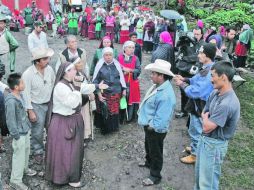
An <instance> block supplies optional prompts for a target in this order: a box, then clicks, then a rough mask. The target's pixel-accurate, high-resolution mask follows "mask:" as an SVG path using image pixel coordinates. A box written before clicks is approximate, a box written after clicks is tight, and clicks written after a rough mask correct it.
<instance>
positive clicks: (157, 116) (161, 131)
mask: <svg viewBox="0 0 254 190" xmlns="http://www.w3.org/2000/svg"><path fill="white" fill-rule="evenodd" d="M145 69H146V70H150V71H152V74H151V78H152V81H153V83H154V85H153V86H152V87H151V88H150V89H149V90H148V91H147V93H146V95H145V98H144V100H143V101H142V103H141V105H140V108H139V112H138V124H139V125H140V126H141V127H143V128H144V131H145V151H146V161H145V162H144V163H139V167H147V168H149V169H150V176H149V177H148V178H146V179H144V180H143V185H145V186H149V185H154V184H158V183H159V182H160V180H161V178H162V177H161V174H160V172H161V170H162V164H163V141H164V138H165V137H166V134H167V132H168V129H169V126H170V123H171V121H172V116H173V112H174V109H175V105H176V98H175V93H174V90H173V87H172V85H171V83H170V80H171V79H172V78H173V77H174V74H173V73H172V72H171V71H170V69H171V64H170V63H169V62H167V61H164V60H161V59H157V60H156V61H155V63H152V64H149V65H147V66H146V67H145Z"/></svg>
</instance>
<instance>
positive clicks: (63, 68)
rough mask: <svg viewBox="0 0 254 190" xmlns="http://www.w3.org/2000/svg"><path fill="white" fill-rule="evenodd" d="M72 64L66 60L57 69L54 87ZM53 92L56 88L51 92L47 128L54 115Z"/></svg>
mask: <svg viewBox="0 0 254 190" xmlns="http://www.w3.org/2000/svg"><path fill="white" fill-rule="evenodd" d="M70 65H72V63H70V62H65V63H62V64H61V65H60V67H59V69H58V70H57V73H56V80H55V84H54V88H55V86H56V85H57V83H58V82H59V81H61V80H62V79H63V77H64V74H65V72H66V68H68V67H69V66H70ZM53 92H54V89H53V91H52V93H51V98H50V101H49V104H48V112H47V115H46V122H45V124H46V129H48V127H49V125H50V121H51V117H52V111H53Z"/></svg>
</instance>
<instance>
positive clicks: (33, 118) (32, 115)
mask: <svg viewBox="0 0 254 190" xmlns="http://www.w3.org/2000/svg"><path fill="white" fill-rule="evenodd" d="M28 118H29V120H30V121H31V122H32V123H34V122H36V121H37V116H36V114H35V112H34V110H28Z"/></svg>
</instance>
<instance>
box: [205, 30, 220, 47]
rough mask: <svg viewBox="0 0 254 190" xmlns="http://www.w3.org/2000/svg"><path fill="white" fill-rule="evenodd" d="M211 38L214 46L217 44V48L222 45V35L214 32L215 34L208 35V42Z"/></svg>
mask: <svg viewBox="0 0 254 190" xmlns="http://www.w3.org/2000/svg"><path fill="white" fill-rule="evenodd" d="M213 39H214V40H215V41H216V46H217V48H218V49H220V48H221V46H222V37H221V35H219V34H215V35H212V36H210V37H209V38H208V42H210V41H211V40H213Z"/></svg>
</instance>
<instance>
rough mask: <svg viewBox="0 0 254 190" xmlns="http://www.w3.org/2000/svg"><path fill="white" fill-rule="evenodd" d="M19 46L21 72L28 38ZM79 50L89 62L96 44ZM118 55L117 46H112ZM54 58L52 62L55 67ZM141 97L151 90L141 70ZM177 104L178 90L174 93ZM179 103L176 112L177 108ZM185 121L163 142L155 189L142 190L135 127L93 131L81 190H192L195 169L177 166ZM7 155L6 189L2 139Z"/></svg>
mask: <svg viewBox="0 0 254 190" xmlns="http://www.w3.org/2000/svg"><path fill="white" fill-rule="evenodd" d="M15 35H16V36H17V39H18V40H19V42H20V48H19V49H18V52H17V71H19V72H23V71H24V70H25V69H26V68H27V67H28V66H29V65H30V64H31V63H30V57H31V56H30V54H29V52H28V49H27V36H25V35H23V34H21V33H18V34H15ZM79 43H80V46H81V47H83V48H85V49H86V51H87V55H88V60H89V61H91V59H92V56H93V54H94V51H95V48H97V47H98V44H99V42H98V41H81V42H79ZM49 46H50V47H51V48H53V49H54V50H55V51H56V52H60V51H61V50H63V49H64V47H65V45H64V43H63V39H49ZM115 46H116V47H117V48H118V50H119V51H121V46H120V45H115ZM55 60H56V55H55V56H54V57H53V58H52V59H51V62H52V63H54V62H55ZM149 60H150V55H144V56H143V65H142V67H144V66H145V65H146V64H148V63H149ZM140 78H141V91H142V96H143V95H144V93H145V91H146V90H147V89H148V88H149V87H150V85H151V82H150V76H149V73H147V72H146V71H144V70H142V74H141V77H140ZM176 94H177V99H178V100H179V94H180V93H179V90H178V89H176ZM179 107H180V106H179V103H178V105H177V108H179ZM185 124H186V121H185V119H177V120H176V119H174V120H173V123H172V127H171V130H170V132H169V133H168V134H167V136H166V139H165V141H164V164H163V170H162V176H163V179H162V182H161V183H160V184H159V185H156V186H154V187H143V186H142V179H143V178H144V177H147V176H148V175H149V171H148V170H147V169H145V168H139V167H138V166H137V165H138V162H139V161H141V160H142V159H143V158H144V155H145V153H144V132H143V131H142V129H140V128H139V127H138V126H137V125H136V124H133V125H124V126H121V127H120V131H119V132H118V133H114V134H111V135H107V136H101V135H100V133H99V131H97V130H95V140H94V141H93V142H90V143H89V145H88V147H87V148H86V149H85V159H84V169H83V172H84V178H85V180H86V182H87V185H86V186H85V187H83V188H82V189H84V190H130V189H136V190H142V189H148V190H152V189H156V190H171V189H176V190H188V189H192V188H193V183H194V167H193V165H184V164H182V163H180V161H179V157H181V156H182V154H183V153H181V152H182V150H183V148H184V146H185V145H186V144H188V136H187V130H186V127H185ZM5 147H6V148H7V149H8V151H7V153H4V154H1V155H0V171H1V173H2V181H3V183H4V187H5V189H10V188H9V187H8V185H7V184H8V183H9V176H10V170H11V139H10V138H5ZM31 167H32V168H33V169H36V170H38V171H40V170H42V169H43V168H42V167H40V166H37V165H36V164H33V163H31ZM24 182H25V183H27V184H29V186H30V187H31V189H32V190H37V189H38V190H40V189H41V190H53V189H65V190H67V189H71V188H70V187H69V186H62V187H57V186H53V185H52V184H51V183H48V182H47V181H45V180H44V179H43V178H42V177H39V176H36V177H34V178H27V177H25V179H24Z"/></svg>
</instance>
